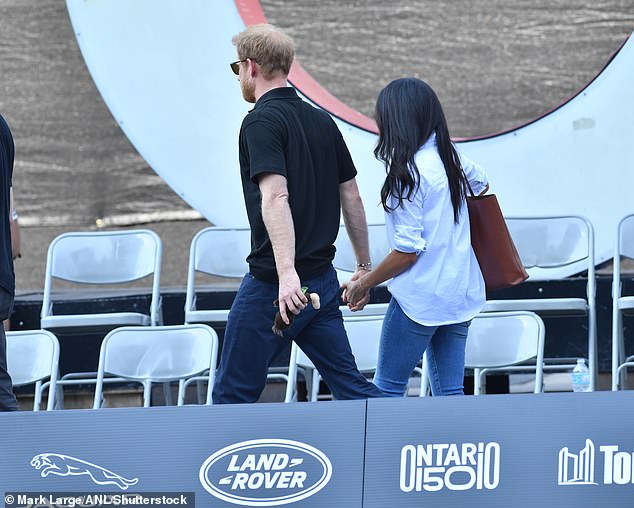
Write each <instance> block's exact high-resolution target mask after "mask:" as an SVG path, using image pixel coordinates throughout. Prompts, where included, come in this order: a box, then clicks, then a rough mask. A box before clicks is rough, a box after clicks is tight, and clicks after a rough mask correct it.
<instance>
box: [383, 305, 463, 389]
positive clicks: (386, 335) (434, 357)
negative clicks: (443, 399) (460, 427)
mask: <svg viewBox="0 0 634 508" xmlns="http://www.w3.org/2000/svg"><path fill="white" fill-rule="evenodd" d="M470 324H471V321H467V322H464V323H456V324H451V325H442V326H424V325H421V324H419V323H416V322H415V321H412V320H411V319H410V318H408V317H407V316H406V315H405V313H404V312H403V311H402V309H401V307H400V306H399V304H398V303H397V302H396V300H394V298H392V300H391V301H390V304H389V306H388V308H387V312H386V313H385V320H384V321H383V329H382V331H381V344H380V346H379V361H378V366H377V370H376V375H375V377H374V384H375V385H376V386H378V387H379V388H380V389H381V391H383V393H384V394H385V395H386V396H388V397H402V396H403V395H404V394H405V390H406V388H407V381H408V379H409V377H410V375H411V373H412V371H413V370H414V367H416V365H417V364H418V362H419V361H420V360H421V358H422V357H423V353H424V352H425V351H427V365H428V367H429V369H428V370H429V381H430V384H431V389H432V394H433V395H435V396H439V395H463V394H464V385H463V383H464V361H465V347H466V344H467V333H468V331H469V325H470Z"/></svg>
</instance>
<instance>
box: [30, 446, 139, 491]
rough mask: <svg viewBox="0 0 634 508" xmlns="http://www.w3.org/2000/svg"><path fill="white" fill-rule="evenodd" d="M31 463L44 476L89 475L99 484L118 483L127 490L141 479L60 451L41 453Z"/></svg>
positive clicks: (118, 485)
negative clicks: (62, 453)
mask: <svg viewBox="0 0 634 508" xmlns="http://www.w3.org/2000/svg"><path fill="white" fill-rule="evenodd" d="M31 465H32V466H33V467H34V468H35V469H37V470H38V471H40V475H41V476H42V478H46V477H47V476H48V475H51V474H54V475H57V476H80V475H88V476H89V477H90V478H91V479H92V481H93V482H95V483H96V484H97V485H116V486H117V487H119V488H120V489H121V490H127V489H128V487H130V486H132V485H136V484H137V482H138V481H139V479H138V478H132V479H131V480H128V479H127V478H124V477H123V476H121V475H118V474H116V473H113V472H112V471H110V470H108V469H105V468H103V467H101V466H98V465H96V464H92V463H90V462H86V461H85V460H81V459H78V458H75V457H70V456H68V455H60V454H59V453H40V454H39V455H36V456H35V457H33V459H31Z"/></svg>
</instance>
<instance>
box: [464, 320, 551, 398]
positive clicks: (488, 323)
mask: <svg viewBox="0 0 634 508" xmlns="http://www.w3.org/2000/svg"><path fill="white" fill-rule="evenodd" d="M544 334H545V332H544V322H543V321H542V319H541V318H540V317H539V316H538V315H537V314H535V313H534V312H491V313H487V314H480V315H479V316H477V317H476V318H475V319H474V320H473V321H472V323H471V326H470V327H469V337H468V338H467V350H466V352H465V367H466V368H470V369H473V390H474V395H479V394H481V393H484V386H485V376H486V374H487V373H489V372H496V371H498V372H499V371H521V370H524V371H525V370H528V369H530V370H531V371H535V388H534V390H533V392H534V393H541V392H542V388H543V379H544V376H543V369H542V367H543V363H544ZM529 361H530V362H531V363H532V364H534V365H535V366H536V367H534V366H532V365H531V366H530V367H529V366H522V365H521V364H523V363H526V362H529Z"/></svg>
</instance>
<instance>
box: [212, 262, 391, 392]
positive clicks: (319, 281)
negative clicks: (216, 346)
mask: <svg viewBox="0 0 634 508" xmlns="http://www.w3.org/2000/svg"><path fill="white" fill-rule="evenodd" d="M302 286H307V287H308V290H309V291H310V292H311V293H317V294H318V295H319V297H320V300H321V308H320V309H319V310H315V309H313V307H312V305H308V306H307V307H306V308H305V309H304V310H302V311H301V312H300V313H299V314H298V315H297V316H295V318H294V320H293V324H292V325H291V326H290V327H289V328H287V329H286V330H284V336H283V337H279V336H278V335H276V334H274V333H273V332H272V330H271V327H272V326H273V320H274V318H275V314H276V313H277V307H275V306H274V305H273V302H274V301H275V299H276V298H277V296H278V285H277V284H271V283H268V282H264V281H261V280H258V279H256V278H255V277H253V275H250V274H247V275H246V276H245V277H244V279H243V280H242V284H241V285H240V288H239V289H238V293H237V295H236V298H235V300H234V301H233V305H232V306H231V311H230V312H229V318H228V321H227V328H226V331H225V337H224V342H223V347H222V355H221V358H220V366H219V368H218V373H217V375H216V382H215V385H214V391H213V400H214V403H215V404H219V403H220V404H227V403H233V404H236V403H243V402H256V401H257V400H258V398H259V397H260V394H261V393H262V390H264V386H265V384H266V375H267V371H268V368H269V365H270V364H271V362H272V361H273V359H274V358H275V356H277V354H278V353H279V352H280V351H282V350H283V349H284V348H285V347H288V346H289V342H290V341H291V340H294V341H295V342H296V343H297V344H298V345H299V347H300V348H302V351H304V353H306V355H307V356H308V357H309V358H310V359H311V361H312V362H313V364H314V365H315V367H317V370H318V371H319V373H320V374H321V376H322V378H323V379H324V381H325V382H326V384H327V385H328V387H329V388H330V391H331V392H332V394H333V396H334V397H335V398H336V399H365V398H369V397H382V396H383V395H382V393H381V392H380V391H379V390H378V388H377V387H376V386H374V385H373V384H372V383H371V382H370V381H368V380H367V379H366V378H365V377H364V376H363V375H362V374H361V373H359V371H358V370H357V365H356V363H355V360H354V356H353V355H352V351H351V349H350V343H349V342H348V336H347V335H346V330H345V329H344V327H343V319H342V317H341V312H340V311H339V282H338V280H337V273H336V272H335V270H334V268H332V267H331V268H329V269H328V270H327V271H326V272H325V273H323V274H322V275H321V276H319V277H315V278H313V279H310V280H303V281H302Z"/></svg>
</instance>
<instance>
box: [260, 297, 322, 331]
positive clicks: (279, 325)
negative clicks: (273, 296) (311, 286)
mask: <svg viewBox="0 0 634 508" xmlns="http://www.w3.org/2000/svg"><path fill="white" fill-rule="evenodd" d="M307 291H308V288H307V287H302V292H303V293H304V294H305V295H307V296H308V298H309V299H310V304H311V305H312V306H313V309H315V310H319V306H320V302H319V295H318V294H317V293H308V292H307ZM273 305H275V306H276V307H277V306H278V305H279V300H275V302H274V303H273ZM287 316H288V324H286V323H285V322H284V320H283V319H282V315H281V314H280V313H279V311H278V312H277V314H275V321H274V322H273V327H272V328H271V330H273V333H274V334H276V335H279V336H280V337H282V336H283V335H284V330H286V329H287V328H288V327H289V326H291V324H293V318H294V317H295V314H293V313H292V312H289V313H288V314H287Z"/></svg>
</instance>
